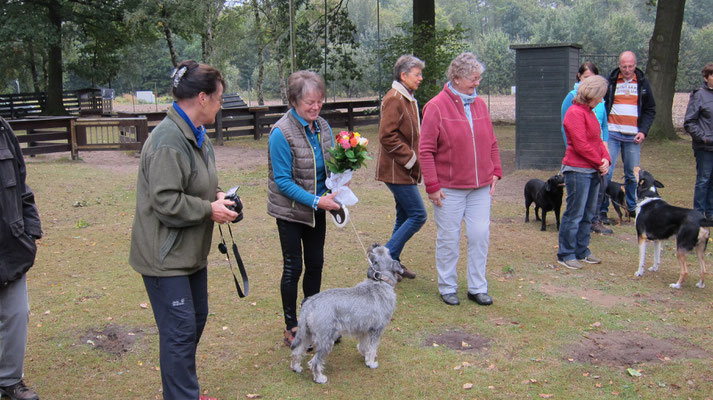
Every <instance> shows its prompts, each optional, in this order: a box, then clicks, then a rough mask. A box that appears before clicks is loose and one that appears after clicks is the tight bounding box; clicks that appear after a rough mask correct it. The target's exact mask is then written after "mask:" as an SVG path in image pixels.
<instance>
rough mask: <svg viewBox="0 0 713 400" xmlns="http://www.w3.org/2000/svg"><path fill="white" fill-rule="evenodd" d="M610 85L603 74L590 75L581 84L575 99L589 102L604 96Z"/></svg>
mask: <svg viewBox="0 0 713 400" xmlns="http://www.w3.org/2000/svg"><path fill="white" fill-rule="evenodd" d="M608 86H609V82H608V81H607V80H606V79H605V78H604V77H602V76H601V75H594V76H590V77H589V78H587V79H584V80H583V81H582V82H581V83H580V84H579V87H578V88H577V95H576V96H574V101H576V102H577V103H581V104H587V103H589V102H590V101H592V100H594V99H599V98H602V97H604V95H605V94H606V93H607V87H608Z"/></svg>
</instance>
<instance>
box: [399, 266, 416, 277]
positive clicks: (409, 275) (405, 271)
mask: <svg viewBox="0 0 713 400" xmlns="http://www.w3.org/2000/svg"><path fill="white" fill-rule="evenodd" d="M401 268H403V269H404V272H402V273H401V274H400V275H401V276H403V277H404V278H408V279H414V278H416V273H414V272H413V271H409V270H408V269H406V266H405V265H403V264H401Z"/></svg>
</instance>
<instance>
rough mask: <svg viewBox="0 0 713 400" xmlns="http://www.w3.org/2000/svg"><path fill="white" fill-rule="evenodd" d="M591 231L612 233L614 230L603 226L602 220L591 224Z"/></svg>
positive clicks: (604, 233) (603, 233) (605, 233)
mask: <svg viewBox="0 0 713 400" xmlns="http://www.w3.org/2000/svg"><path fill="white" fill-rule="evenodd" d="M592 232H596V233H601V234H602V235H611V234H612V233H614V231H612V230H611V229H609V228H607V227H606V226H604V223H603V222H602V221H597V222H595V223H593V224H592Z"/></svg>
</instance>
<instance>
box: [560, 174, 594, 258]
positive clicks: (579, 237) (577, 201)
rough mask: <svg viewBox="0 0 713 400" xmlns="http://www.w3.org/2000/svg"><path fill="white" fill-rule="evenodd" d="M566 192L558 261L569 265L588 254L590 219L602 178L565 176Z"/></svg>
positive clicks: (585, 175)
mask: <svg viewBox="0 0 713 400" xmlns="http://www.w3.org/2000/svg"><path fill="white" fill-rule="evenodd" d="M564 183H565V187H566V188H567V208H566V209H565V210H564V214H562V221H561V222H560V231H559V250H558V251H557V259H558V260H561V261H568V260H573V259H575V258H576V259H578V260H581V259H584V258H585V257H587V256H588V255H589V254H591V252H590V251H589V240H590V238H591V230H592V217H594V214H595V213H596V211H597V206H598V204H597V196H598V195H599V185H600V183H601V178H600V177H599V174H598V173H596V172H592V173H579V172H573V171H568V172H565V173H564Z"/></svg>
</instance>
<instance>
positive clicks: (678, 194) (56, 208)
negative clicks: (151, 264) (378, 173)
mask: <svg viewBox="0 0 713 400" xmlns="http://www.w3.org/2000/svg"><path fill="white" fill-rule="evenodd" d="M496 130H497V135H498V137H499V140H500V143H501V150H502V152H501V154H502V157H503V161H504V164H505V163H507V164H509V165H514V163H513V162H512V158H513V157H514V148H515V140H514V136H515V133H514V132H515V129H514V127H512V126H498V127H496ZM360 132H361V133H362V134H363V135H365V136H366V137H368V138H369V139H370V140H371V142H372V144H371V145H370V148H371V149H372V151H373V150H375V149H376V142H377V140H378V139H377V135H376V129H375V127H367V128H365V129H362V130H360ZM266 145H267V140H266V138H263V139H262V140H261V141H259V142H255V141H253V140H252V139H250V138H245V139H238V140H232V141H230V142H228V144H227V146H226V147H224V148H217V149H216V153H217V158H218V168H219V170H220V180H221V185H222V186H223V187H224V188H228V187H230V186H231V185H234V184H240V185H241V189H240V192H239V194H240V195H241V197H242V198H243V201H244V204H245V219H244V220H243V221H242V222H240V223H239V224H237V225H233V233H234V234H236V236H237V239H238V246H239V247H240V251H241V254H242V256H243V259H244V260H245V263H246V266H247V269H248V273H249V275H250V294H249V296H248V297H247V298H245V299H239V298H238V297H237V294H236V293H235V287H234V284H233V278H232V276H231V274H230V271H229V269H228V267H227V263H226V262H225V261H224V260H223V258H222V256H221V255H220V253H218V251H216V249H215V248H214V249H213V251H212V252H211V255H210V259H209V265H210V269H209V293H210V308H211V313H210V316H209V318H208V323H207V326H206V329H205V332H204V334H203V337H202V339H201V344H200V346H199V349H198V357H197V363H198V372H199V377H200V383H201V388H202V389H203V390H204V391H205V392H206V393H207V394H209V395H211V396H217V397H218V398H219V399H244V398H254V396H255V395H259V396H262V398H266V399H314V398H329V399H366V398H373V399H403V398H411V399H476V398H477V399H513V398H559V399H594V398H646V399H661V398H672V397H677V398H693V399H702V398H711V396H713V395H711V393H713V373H712V372H711V371H713V361H712V360H711V354H712V352H713V344H712V343H711V325H712V322H711V321H712V320H713V318H712V317H713V310H712V309H713V302H712V300H713V283H709V286H708V287H707V288H705V289H698V288H696V287H695V286H694V284H695V283H696V282H697V281H698V279H699V277H698V266H697V261H696V260H695V258H694V256H690V257H689V262H690V263H691V271H692V274H691V276H690V277H689V278H688V280H687V281H686V282H685V283H684V284H683V288H682V289H681V290H673V289H670V288H669V287H668V284H669V283H672V282H675V281H676V279H677V277H678V264H677V262H676V258H675V254H674V243H673V242H672V241H669V242H666V243H665V245H664V255H663V263H662V267H661V268H660V270H659V271H658V272H655V273H651V272H648V271H647V273H646V274H645V275H644V276H643V277H641V278H635V277H634V276H633V273H634V272H635V271H636V268H637V260H638V248H637V244H636V239H635V229H634V226H633V224H632V223H625V224H624V225H623V226H621V227H619V226H616V227H613V229H614V235H611V236H600V235H593V237H592V244H591V248H592V250H593V252H594V253H595V254H597V255H598V256H600V257H602V258H603V259H604V263H602V264H601V265H596V266H586V267H585V268H584V269H582V270H579V271H570V270H567V269H563V268H561V267H559V266H558V265H557V264H556V263H555V258H556V257H555V254H556V251H557V249H556V247H557V232H556V227H555V225H554V216H553V215H552V214H550V215H549V218H548V221H549V224H548V229H547V231H546V232H540V231H539V228H540V223H539V222H535V221H534V219H533V221H532V222H530V223H528V224H525V223H524V222H523V221H524V209H523V208H524V200H523V194H522V191H523V187H524V184H525V182H526V181H527V180H528V179H530V178H533V177H537V178H540V179H546V178H547V177H549V176H550V175H552V174H554V173H556V172H557V171H533V170H520V171H512V170H508V171H506V174H505V177H504V179H503V181H501V182H500V183H499V184H498V187H497V190H496V195H495V197H494V199H493V212H492V221H493V222H492V224H491V239H490V257H489V264H488V280H489V285H490V294H491V295H492V296H493V299H494V304H493V305H492V306H490V307H481V306H477V305H476V304H475V303H473V302H470V301H468V300H467V299H466V296H465V293H466V288H467V285H466V282H465V259H464V258H465V257H464V256H465V239H463V240H462V243H461V244H462V250H463V257H461V261H460V263H459V272H460V276H459V284H460V291H459V295H460V298H461V301H462V304H461V305H460V306H459V307H450V306H446V305H445V304H444V303H443V302H442V301H441V300H440V298H439V296H438V291H437V285H436V270H435V265H434V253H435V237H436V228H435V224H434V221H433V219H432V214H431V211H430V206H428V207H429V220H428V222H427V223H426V225H425V226H424V227H423V228H422V230H421V231H420V232H419V233H417V234H416V235H415V236H414V238H413V239H411V241H410V242H409V243H408V244H407V246H406V248H405V249H404V253H403V255H402V261H403V262H404V264H405V265H407V266H408V267H409V268H410V269H412V270H413V271H415V272H416V273H417V274H418V277H417V278H416V279H415V280H406V281H403V282H401V283H400V284H399V285H398V287H397V296H398V305H397V308H396V312H395V313H394V317H393V321H392V322H391V324H390V325H389V327H388V328H387V331H386V332H385V333H384V336H383V340H382V343H381V346H380V348H379V355H378V358H377V360H378V361H379V364H380V366H379V368H378V369H376V370H371V369H369V368H367V367H366V366H365V365H364V362H363V359H362V358H360V356H359V354H358V352H357V351H356V348H355V346H356V342H355V340H354V339H351V338H345V339H344V340H343V341H342V343H341V344H339V345H337V346H335V348H334V351H333V352H332V354H331V355H330V356H329V357H328V359H327V368H326V375H327V377H328V378H329V382H328V383H327V384H326V385H317V384H314V383H313V382H312V379H311V374H310V373H309V372H308V371H305V372H303V373H302V374H295V373H294V372H292V371H291V370H290V369H289V350H288V349H287V348H286V347H284V346H283V344H282V331H283V329H284V322H283V317H282V307H281V301H280V293H279V281H280V276H281V269H282V267H281V260H282V258H281V252H280V246H279V240H278V236H277V230H276V225H275V221H274V219H273V218H271V217H269V216H268V215H267V214H266V212H265V209H266V206H265V203H266V197H267V195H266V187H267V167H266V165H265V162H266V161H265V160H266V157H265V154H266V150H265V148H266ZM80 157H83V158H84V160H80V161H68V160H67V159H66V158H58V157H56V156H54V157H50V156H43V157H40V156H38V157H36V158H28V159H27V161H28V180H29V184H30V185H31V186H32V188H33V189H34V191H35V193H36V198H37V202H38V205H39V208H40V215H41V218H42V222H43V229H44V233H45V237H44V238H43V239H42V240H41V241H40V242H39V253H38V258H37V261H36V264H35V266H34V267H33V268H32V269H31V270H30V272H29V273H28V286H29V295H30V304H31V310H32V313H31V316H30V327H29V338H28V348H27V355H26V362H25V376H26V381H27V382H28V384H30V385H31V386H32V387H33V388H35V389H36V390H37V391H38V393H39V394H40V397H41V398H43V399H153V398H161V392H160V388H161V380H160V372H159V367H158V334H157V331H156V325H155V322H154V319H153V314H152V311H151V307H150V304H148V298H147V295H146V292H145V290H144V287H143V283H142V280H141V278H140V276H139V275H138V274H137V273H136V272H134V271H133V269H132V268H131V267H130V266H129V265H128V262H127V259H128V252H129V243H130V235H131V223H132V218H133V212H134V207H135V189H136V183H135V181H136V172H137V164H138V161H137V159H136V158H135V157H133V155H130V154H125V153H80ZM107 160H109V161H107ZM641 165H642V167H643V168H644V169H647V170H649V171H651V172H652V173H653V174H654V175H655V176H656V177H657V179H658V180H660V181H662V182H663V183H664V184H665V185H666V187H665V188H664V189H662V190H661V193H662V196H663V197H664V198H665V199H666V200H668V201H669V202H670V203H672V204H676V205H680V206H686V207H690V206H691V203H692V197H693V183H694V181H695V162H694V158H693V154H692V150H691V148H690V142H686V141H684V140H681V141H678V142H671V143H665V144H658V143H653V142H645V144H644V147H643V150H642V157H641ZM620 171H621V170H620V169H619V170H617V172H616V174H615V177H616V176H621V175H622V174H621V173H620ZM373 174H374V168H373V161H371V162H370V163H369V166H368V168H366V169H361V170H359V171H357V173H356V174H355V178H354V181H353V183H352V188H353V189H354V191H355V193H356V194H357V196H358V197H359V198H360V202H359V204H357V205H356V206H354V207H352V208H351V209H350V211H351V215H352V220H353V222H354V227H355V229H356V230H357V231H358V236H359V238H360V239H361V241H362V242H363V243H364V245H365V246H368V245H369V244H371V243H373V242H381V243H385V242H386V241H387V240H388V238H389V236H390V233H391V230H392V228H393V221H394V205H393V199H392V196H391V193H390V192H389V191H388V189H386V187H385V186H384V185H383V184H382V183H379V182H376V181H374V179H373ZM616 180H619V181H621V180H622V179H621V178H619V179H616ZM424 198H425V194H424ZM562 211H563V212H564V207H563V210H562ZM613 215H614V212H613V210H612V211H611V213H610V216H613ZM327 231H328V232H327V243H326V247H325V251H326V254H325V269H324V279H323V285H322V286H323V289H327V288H332V287H345V286H352V285H355V284H356V283H358V282H360V281H361V280H363V279H364V278H365V274H366V268H367V263H366V260H365V256H364V253H363V251H362V247H361V245H360V242H359V240H358V239H357V235H355V232H354V230H353V229H352V227H351V225H348V226H347V227H345V228H343V229H338V228H336V227H334V226H333V225H332V224H331V223H328V228H327ZM217 236H218V234H217V229H216V232H215V237H214V243H217V240H216V239H217ZM707 258H708V260H710V256H708V257H707ZM651 262H652V256H651V249H650V252H649V257H648V259H647V265H650V264H651ZM306 360H307V359H305V361H306ZM638 375H640V376H638ZM249 396H253V397H249Z"/></svg>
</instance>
